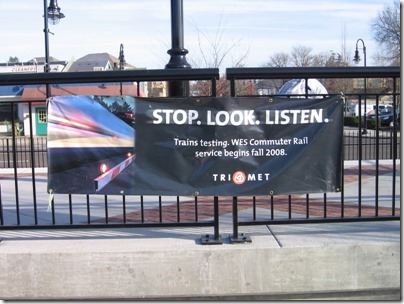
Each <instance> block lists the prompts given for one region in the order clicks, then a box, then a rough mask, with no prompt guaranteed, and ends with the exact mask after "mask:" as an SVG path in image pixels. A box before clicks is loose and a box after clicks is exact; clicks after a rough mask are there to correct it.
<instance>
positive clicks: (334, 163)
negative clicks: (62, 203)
mask: <svg viewBox="0 0 404 304" xmlns="http://www.w3.org/2000/svg"><path fill="white" fill-rule="evenodd" d="M69 111H70V112H72V113H70V112H69ZM48 112H49V114H48V116H49V122H48V136H49V142H48V153H49V184H48V187H49V189H52V191H54V192H55V193H56V192H59V193H100V194H127V195H128V194H139V195H140V194H141V195H187V196H188V195H195V196H197V195H203V196H222V195H227V196H239V195H278V194H293V193H300V194H302V193H319V192H335V191H339V189H340V187H341V153H342V132H343V101H342V97H341V96H334V97H328V98H324V99H301V98H296V99H288V98H286V97H271V98H268V97H232V98H230V97H229V98H222V97H220V98H217V97H198V98H191V97H190V98H164V99H162V98H129V97H105V96H75V97H54V98H51V99H50V101H49V104H48ZM78 112H80V113H78ZM67 114H68V121H69V126H68V127H66V124H67V122H66V121H64V120H63V119H61V117H62V118H63V117H67ZM83 124H84V125H85V126H84V127H83ZM83 128H84V129H83ZM78 130H79V131H78ZM66 132H67V133H66ZM77 132H78V133H77ZM74 134H76V137H74ZM62 160H63V161H62ZM67 160H70V163H69V164H67V165H66V164H65V163H64V161H67Z"/></svg>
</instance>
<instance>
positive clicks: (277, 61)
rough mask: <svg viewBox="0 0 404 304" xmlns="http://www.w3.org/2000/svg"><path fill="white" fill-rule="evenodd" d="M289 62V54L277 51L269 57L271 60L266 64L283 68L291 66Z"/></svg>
mask: <svg viewBox="0 0 404 304" xmlns="http://www.w3.org/2000/svg"><path fill="white" fill-rule="evenodd" d="M289 62H290V59H289V54H288V53H284V52H280V53H275V54H274V55H272V56H271V57H269V61H268V62H267V63H265V64H264V66H267V67H275V68H281V67H287V66H289Z"/></svg>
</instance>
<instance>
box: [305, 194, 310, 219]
mask: <svg viewBox="0 0 404 304" xmlns="http://www.w3.org/2000/svg"><path fill="white" fill-rule="evenodd" d="M309 197H310V196H309V194H308V193H307V194H306V219H308V218H309V217H310V210H309V209H310V207H309V202H310V198H309Z"/></svg>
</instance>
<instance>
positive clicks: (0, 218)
mask: <svg viewBox="0 0 404 304" xmlns="http://www.w3.org/2000/svg"><path fill="white" fill-rule="evenodd" d="M0 225H1V226H3V225H4V219H3V201H2V194H1V184H0Z"/></svg>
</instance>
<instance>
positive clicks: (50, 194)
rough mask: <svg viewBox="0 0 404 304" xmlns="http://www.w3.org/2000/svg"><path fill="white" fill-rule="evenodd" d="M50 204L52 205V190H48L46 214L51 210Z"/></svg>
mask: <svg viewBox="0 0 404 304" xmlns="http://www.w3.org/2000/svg"><path fill="white" fill-rule="evenodd" d="M52 203H53V190H52V189H49V199H48V209H47V210H46V211H47V212H49V211H50V210H51V208H52Z"/></svg>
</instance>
